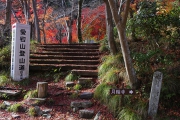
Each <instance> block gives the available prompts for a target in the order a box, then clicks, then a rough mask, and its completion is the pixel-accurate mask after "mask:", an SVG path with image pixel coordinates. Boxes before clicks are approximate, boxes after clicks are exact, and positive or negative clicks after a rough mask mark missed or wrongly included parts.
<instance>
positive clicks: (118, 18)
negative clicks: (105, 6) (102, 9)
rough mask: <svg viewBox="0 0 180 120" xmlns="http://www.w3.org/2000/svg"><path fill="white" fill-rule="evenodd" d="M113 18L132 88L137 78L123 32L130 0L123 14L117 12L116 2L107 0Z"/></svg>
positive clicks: (134, 86)
mask: <svg viewBox="0 0 180 120" xmlns="http://www.w3.org/2000/svg"><path fill="white" fill-rule="evenodd" d="M108 2H109V5H110V8H111V12H112V16H113V19H114V21H115V24H116V27H117V30H118V36H119V40H120V45H121V50H122V54H123V59H124V63H125V68H126V72H127V76H128V79H129V81H130V86H131V87H132V88H134V89H135V88H137V78H136V74H135V70H134V68H133V63H132V60H131V57H130V50H129V46H128V42H127V38H126V34H125V30H126V29H125V28H126V22H127V17H128V12H129V7H130V0H127V1H126V3H125V4H126V7H125V9H124V11H123V12H124V14H123V16H122V14H118V10H117V9H116V7H115V6H116V4H115V3H114V1H113V0H108Z"/></svg>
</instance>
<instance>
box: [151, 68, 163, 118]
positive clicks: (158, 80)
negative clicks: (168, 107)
mask: <svg viewBox="0 0 180 120" xmlns="http://www.w3.org/2000/svg"><path fill="white" fill-rule="evenodd" d="M162 78H163V74H162V73H161V72H159V71H156V72H155V73H154V75H153V81H152V86H151V93H150V100H149V109H148V115H149V117H151V118H153V119H154V117H155V116H156V114H157V109H158V103H159V97H160V91H161V84H162Z"/></svg>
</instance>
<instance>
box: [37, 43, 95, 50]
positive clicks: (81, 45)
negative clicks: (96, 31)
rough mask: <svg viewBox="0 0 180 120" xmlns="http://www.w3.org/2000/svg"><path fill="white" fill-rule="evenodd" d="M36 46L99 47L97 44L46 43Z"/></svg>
mask: <svg viewBox="0 0 180 120" xmlns="http://www.w3.org/2000/svg"><path fill="white" fill-rule="evenodd" d="M37 47H41V48H82V49H86V48H92V49H99V44H46V45H38V46H37Z"/></svg>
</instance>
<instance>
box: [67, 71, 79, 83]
mask: <svg viewBox="0 0 180 120" xmlns="http://www.w3.org/2000/svg"><path fill="white" fill-rule="evenodd" d="M77 79H78V77H77V76H76V75H75V74H73V73H72V72H71V73H70V74H68V75H67V76H66V78H65V81H75V80H77Z"/></svg>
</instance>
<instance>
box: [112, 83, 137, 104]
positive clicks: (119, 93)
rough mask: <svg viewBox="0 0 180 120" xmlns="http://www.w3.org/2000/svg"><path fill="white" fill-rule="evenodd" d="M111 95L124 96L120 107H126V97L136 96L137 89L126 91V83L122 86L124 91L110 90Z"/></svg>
mask: <svg viewBox="0 0 180 120" xmlns="http://www.w3.org/2000/svg"><path fill="white" fill-rule="evenodd" d="M110 94H111V95H122V97H121V100H120V106H123V105H124V95H135V94H136V91H135V89H124V83H123V84H122V89H110Z"/></svg>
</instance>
